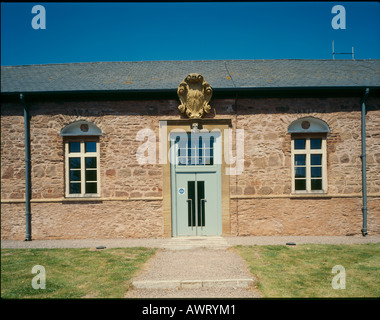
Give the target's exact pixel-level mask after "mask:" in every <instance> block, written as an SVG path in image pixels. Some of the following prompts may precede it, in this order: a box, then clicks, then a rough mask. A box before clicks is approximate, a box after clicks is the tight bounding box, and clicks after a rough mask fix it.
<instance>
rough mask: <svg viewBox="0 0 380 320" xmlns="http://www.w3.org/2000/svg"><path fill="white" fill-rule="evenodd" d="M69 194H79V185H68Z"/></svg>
mask: <svg viewBox="0 0 380 320" xmlns="http://www.w3.org/2000/svg"><path fill="white" fill-rule="evenodd" d="M70 193H81V187H80V183H70Z"/></svg>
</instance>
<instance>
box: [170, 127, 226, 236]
mask: <svg viewBox="0 0 380 320" xmlns="http://www.w3.org/2000/svg"><path fill="white" fill-rule="evenodd" d="M181 139H182V140H181ZM171 140H172V146H173V148H172V161H173V162H172V166H171V189H172V234H173V236H212V235H221V234H222V218H221V181H220V180H221V174H220V167H221V166H220V159H218V158H219V157H220V150H219V146H220V135H219V134H215V133H214V134H198V135H191V134H186V135H180V134H176V135H174V136H173V137H172V139H171Z"/></svg>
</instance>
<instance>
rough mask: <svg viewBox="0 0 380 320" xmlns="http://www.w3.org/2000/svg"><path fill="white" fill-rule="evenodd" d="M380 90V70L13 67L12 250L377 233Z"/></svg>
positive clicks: (4, 148)
mask: <svg viewBox="0 0 380 320" xmlns="http://www.w3.org/2000/svg"><path fill="white" fill-rule="evenodd" d="M379 86H380V61H379V60H356V61H348V60H248V61H242V60H233V61H160V62H95V63H72V64H56V65H54V64H52V65H28V66H6V67H1V101H2V102H1V238H2V239H20V240H22V239H27V240H30V239H66V238H127V237H171V236H183V235H198V236H202V235H205V236H206V235H225V236H228V235H241V236H244V235H356V234H358V235H360V234H363V235H366V234H367V233H368V234H379V233H380V95H379ZM363 124H364V125H363ZM363 143H364V146H365V147H366V148H365V149H363Z"/></svg>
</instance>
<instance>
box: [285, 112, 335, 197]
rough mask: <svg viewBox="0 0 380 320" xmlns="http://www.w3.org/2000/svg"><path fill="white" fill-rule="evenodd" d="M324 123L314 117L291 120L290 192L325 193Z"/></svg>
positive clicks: (325, 126)
mask: <svg viewBox="0 0 380 320" xmlns="http://www.w3.org/2000/svg"><path fill="white" fill-rule="evenodd" d="M328 132H330V128H329V126H328V125H327V123H326V122H324V121H323V120H321V119H317V118H314V117H305V118H300V119H297V120H295V121H293V122H292V123H291V124H290V125H289V127H288V133H291V135H292V140H291V150H292V155H291V157H292V159H291V161H292V192H293V193H327V153H326V135H327V133H328Z"/></svg>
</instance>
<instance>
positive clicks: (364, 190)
mask: <svg viewBox="0 0 380 320" xmlns="http://www.w3.org/2000/svg"><path fill="white" fill-rule="evenodd" d="M368 94H369V88H367V89H366V90H365V93H364V96H363V98H362V114H361V116H362V154H361V156H360V158H361V159H362V193H363V208H362V212H363V228H362V229H361V232H362V235H363V237H365V236H366V235H367V234H368V233H367V168H366V167H367V161H366V160H367V158H366V129H365V116H366V105H365V104H366V100H367V98H368Z"/></svg>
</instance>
